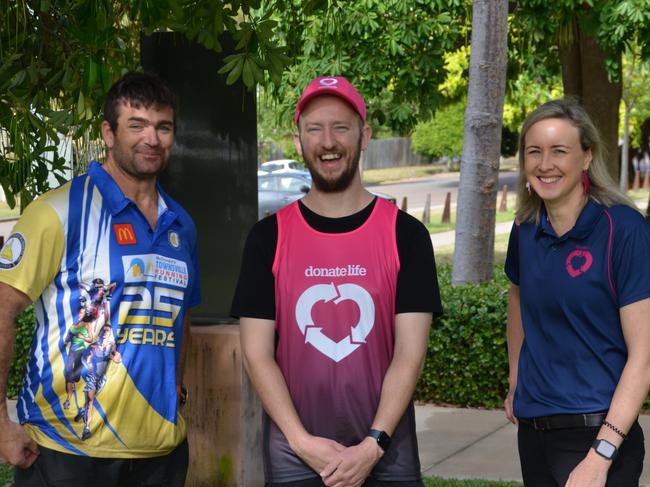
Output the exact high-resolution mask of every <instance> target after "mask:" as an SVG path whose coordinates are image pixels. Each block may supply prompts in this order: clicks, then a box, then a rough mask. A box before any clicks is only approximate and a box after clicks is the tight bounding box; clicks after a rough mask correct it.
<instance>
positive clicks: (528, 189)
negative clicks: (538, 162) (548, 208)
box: [526, 181, 530, 194]
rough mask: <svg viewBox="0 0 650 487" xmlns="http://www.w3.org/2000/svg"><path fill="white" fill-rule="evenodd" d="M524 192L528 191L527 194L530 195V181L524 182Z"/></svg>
mask: <svg viewBox="0 0 650 487" xmlns="http://www.w3.org/2000/svg"><path fill="white" fill-rule="evenodd" d="M526 190H527V191H528V194H530V181H526Z"/></svg>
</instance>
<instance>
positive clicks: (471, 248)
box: [452, 0, 508, 285]
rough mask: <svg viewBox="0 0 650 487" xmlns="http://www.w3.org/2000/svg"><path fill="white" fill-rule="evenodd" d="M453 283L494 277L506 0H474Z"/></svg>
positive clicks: (506, 22)
mask: <svg viewBox="0 0 650 487" xmlns="http://www.w3.org/2000/svg"><path fill="white" fill-rule="evenodd" d="M472 15H473V17H472V52H471V56H470V68H469V88H468V93H467V108H466V110H465V122H464V142H463V157H462V160H461V170H460V183H459V187H458V205H457V210H456V211H457V215H456V248H455V251H454V269H453V273H452V284H454V285H457V284H462V283H466V282H482V281H487V280H489V279H491V278H492V274H493V261H494V223H495V212H496V200H497V191H498V188H497V182H498V176H499V158H500V146H501V127H502V122H503V98H504V93H505V82H506V53H507V48H508V45H507V35H508V2H507V0H498V1H497V0H475V1H474V4H473V10H472Z"/></svg>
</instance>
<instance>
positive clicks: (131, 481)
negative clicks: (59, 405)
mask: <svg viewBox="0 0 650 487" xmlns="http://www.w3.org/2000/svg"><path fill="white" fill-rule="evenodd" d="M38 448H39V451H40V455H39V456H38V459H37V460H36V462H34V464H33V465H32V466H31V467H30V468H28V469H27V470H21V469H19V468H17V469H15V476H14V480H15V487H64V486H65V487H69V486H73V487H86V486H89V487H183V485H184V484H185V477H186V475H187V466H188V461H189V456H188V447H187V440H186V441H184V442H183V443H181V444H180V445H179V446H178V447H177V448H176V449H175V450H173V451H172V452H171V453H168V454H167V455H164V456H161V457H152V458H136V459H127V458H91V457H85V456H80V455H71V454H69V453H61V452H58V451H55V450H50V449H48V448H43V447H42V446H39V447H38Z"/></svg>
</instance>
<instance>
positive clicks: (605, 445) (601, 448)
mask: <svg viewBox="0 0 650 487" xmlns="http://www.w3.org/2000/svg"><path fill="white" fill-rule="evenodd" d="M591 447H592V448H593V449H594V450H595V451H596V453H598V454H599V455H600V456H601V457H603V458H606V459H607V460H615V459H616V455H618V450H617V449H616V447H615V446H614V445H612V444H611V443H610V442H609V441H607V440H602V439H598V438H597V439H595V440H594V442H593V444H592V445H591Z"/></svg>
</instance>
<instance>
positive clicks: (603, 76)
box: [559, 27, 623, 181]
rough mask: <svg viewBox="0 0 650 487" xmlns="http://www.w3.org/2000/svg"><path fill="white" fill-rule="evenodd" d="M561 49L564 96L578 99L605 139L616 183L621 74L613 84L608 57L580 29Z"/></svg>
mask: <svg viewBox="0 0 650 487" xmlns="http://www.w3.org/2000/svg"><path fill="white" fill-rule="evenodd" d="M559 49H560V61H561V63H562V84H563V85H564V95H565V96H574V97H577V98H578V99H579V100H580V101H581V102H582V104H583V106H584V107H585V110H586V111H587V113H588V114H589V116H590V117H591V119H592V120H593V122H594V124H595V125H596V127H597V128H598V130H599V131H600V134H601V136H602V138H603V143H604V147H605V150H606V151H607V154H608V157H607V159H606V162H607V169H608V170H609V173H610V175H611V176H612V178H613V179H614V181H618V180H619V167H620V164H619V157H618V154H619V151H618V120H619V117H618V108H619V106H620V103H621V94H622V89H623V88H622V84H621V81H620V80H621V76H620V72H619V76H618V81H610V79H609V74H608V72H607V64H606V61H607V53H605V52H604V51H603V50H602V49H601V48H600V46H599V45H598V44H597V43H596V41H595V40H594V39H593V38H592V37H590V36H588V35H586V34H585V33H584V32H582V31H581V30H580V27H578V28H577V31H576V32H575V33H574V37H573V39H572V41H571V42H570V43H568V44H560V46H559ZM619 66H620V55H619Z"/></svg>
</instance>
